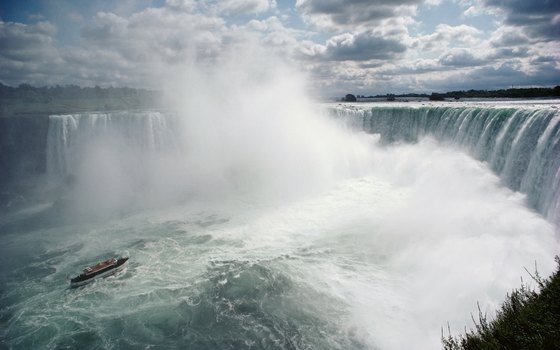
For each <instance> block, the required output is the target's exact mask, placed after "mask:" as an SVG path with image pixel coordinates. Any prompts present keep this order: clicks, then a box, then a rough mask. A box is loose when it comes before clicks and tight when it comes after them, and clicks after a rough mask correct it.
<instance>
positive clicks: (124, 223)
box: [0, 104, 560, 349]
mask: <svg viewBox="0 0 560 350" xmlns="http://www.w3.org/2000/svg"><path fill="white" fill-rule="evenodd" d="M446 106H447V105H435V106H422V105H413V106H398V105H397V106H381V107H376V106H369V105H354V106H349V105H329V106H327V108H325V106H322V107H321V110H326V111H324V113H323V114H321V113H316V109H315V108H311V109H307V108H303V109H302V110H298V111H293V112H294V113H296V114H297V113H308V114H305V115H309V118H295V119H294V117H293V116H291V117H290V116H286V117H285V118H286V119H287V120H286V119H283V120H282V122H281V123H280V122H277V121H278V117H279V116H278V115H276V114H274V112H271V113H272V115H271V117H270V118H269V119H267V121H268V123H263V122H261V119H259V118H257V117H258V116H255V118H253V115H251V114H244V116H245V119H244V120H242V121H239V120H238V119H236V120H235V122H234V121H231V120H229V119H228V118H227V116H225V117H224V116H222V115H220V116H217V115H213V116H211V117H215V118H217V119H215V120H213V119H210V120H206V122H207V124H204V125H202V127H203V128H204V130H206V131H207V130H212V133H208V132H206V133H204V135H205V138H204V139H202V138H200V134H196V133H193V132H192V128H193V126H195V124H192V123H190V122H189V121H188V120H187V121H185V120H182V119H181V118H180V116H178V115H177V114H176V113H174V112H169V111H126V112H114V113H82V114H74V115H53V116H51V117H50V118H49V129H48V133H47V136H46V137H47V140H46V141H47V142H46V145H47V150H46V159H47V166H46V170H47V174H46V179H45V183H47V184H49V186H53V187H52V188H55V189H56V190H53V191H54V193H55V195H54V196H51V197H47V198H49V200H48V201H47V202H43V203H38V204H34V205H32V206H29V207H26V208H23V209H21V210H18V211H16V212H10V213H6V214H4V215H3V217H2V218H0V219H1V221H0V228H1V230H2V232H1V235H0V240H1V242H0V243H1V244H0V263H1V266H2V269H1V271H0V281H1V284H0V285H1V290H0V306H1V311H0V324H1V327H0V339H1V344H2V346H3V347H4V346H5V347H7V348H14V349H28V348H47V349H48V348H50V349H57V348H64V347H70V348H76V347H83V348H107V349H117V348H147V347H157V346H161V347H163V348H190V349H225V348H235V349H371V348H379V349H402V348H415V349H433V348H438V347H439V346H440V336H441V329H442V327H443V328H447V324H449V326H450V328H451V330H452V331H453V332H461V331H463V329H464V327H472V323H471V316H470V315H471V313H475V312H476V310H477V302H478V303H479V304H480V307H481V309H482V310H483V311H484V312H487V313H488V314H489V315H492V314H493V312H494V311H495V310H496V309H497V308H498V307H499V305H500V303H501V301H502V300H503V299H504V296H505V294H506V293H508V292H509V291H510V290H511V289H512V288H515V287H518V285H519V279H520V277H522V276H523V278H524V280H525V281H526V282H527V280H528V276H527V275H526V274H525V272H524V270H523V268H524V267H526V268H528V269H529V270H531V269H532V268H533V267H534V264H535V262H536V263H537V265H538V270H539V272H540V273H541V275H543V276H546V275H548V274H549V273H551V272H552V269H553V268H554V260H553V258H554V255H555V254H558V251H559V247H560V246H559V238H558V233H557V230H558V226H557V221H556V220H557V218H558V216H556V215H555V213H557V210H558V200H559V199H558V183H559V176H560V175H559V174H558V171H559V170H558V169H559V162H558V160H559V159H560V157H558V154H559V150H558V147H560V146H559V145H560V143H559V141H558V138H559V137H560V131H559V128H560V124H559V116H558V110H557V107H555V106H556V105H554V104H548V105H544V106H532V105H520V106H519V105H504V106H486V105H481V104H478V105H463V106H453V107H448V106H447V107H446ZM257 110H258V108H257ZM257 112H258V113H257V114H260V113H262V112H263V111H261V110H258V111H257ZM197 125H198V124H197ZM298 125H299V126H300V128H297V126H298ZM232 130H234V132H232ZM257 130H258V132H257ZM197 135H198V136H197ZM209 141H211V142H209ZM207 143H210V146H207ZM70 175H71V178H74V179H73V180H69V176H70ZM53 202H54V204H53ZM555 210H556V212H555ZM118 254H120V255H127V256H130V257H131V258H130V262H129V266H128V268H127V269H126V270H125V271H123V272H122V273H120V274H118V275H116V276H113V277H109V278H106V279H102V280H98V281H96V282H94V283H93V284H91V285H87V286H85V287H82V288H78V289H69V288H68V287H69V282H68V280H67V277H68V276H73V275H75V274H77V273H78V272H79V270H80V269H81V268H83V267H84V266H87V265H89V264H91V263H93V262H96V261H99V260H102V259H105V258H106V257H108V256H111V255H118ZM529 283H530V281H529Z"/></svg>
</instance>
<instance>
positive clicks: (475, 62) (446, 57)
mask: <svg viewBox="0 0 560 350" xmlns="http://www.w3.org/2000/svg"><path fill="white" fill-rule="evenodd" d="M438 63H439V64H440V65H441V66H444V67H478V66H481V65H483V64H485V63H487V61H486V60H484V59H483V58H481V57H476V56H475V55H473V54H472V53H471V52H470V51H469V50H467V49H452V50H450V51H448V52H446V53H445V54H443V55H442V56H441V57H440V58H439V60H438Z"/></svg>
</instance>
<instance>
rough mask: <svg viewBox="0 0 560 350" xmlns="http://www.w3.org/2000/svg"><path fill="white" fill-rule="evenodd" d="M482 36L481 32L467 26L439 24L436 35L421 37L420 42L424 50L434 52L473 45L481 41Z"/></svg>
mask: <svg viewBox="0 0 560 350" xmlns="http://www.w3.org/2000/svg"><path fill="white" fill-rule="evenodd" d="M481 34H482V31H481V30H479V29H477V28H475V27H472V26H468V25H465V24H461V25H458V26H450V25H448V24H438V25H437V27H436V31H435V32H434V33H432V34H428V35H424V36H421V37H420V38H419V40H420V42H421V44H422V46H423V49H424V50H426V51H432V50H436V49H442V48H446V47H449V46H452V45H453V46H455V45H473V44H475V43H477V42H478V41H479V40H480V39H479V37H480V36H481Z"/></svg>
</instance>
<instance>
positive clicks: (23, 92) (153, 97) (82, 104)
mask: <svg viewBox="0 0 560 350" xmlns="http://www.w3.org/2000/svg"><path fill="white" fill-rule="evenodd" d="M159 99H160V94H159V93H158V92H155V91H149V90H144V89H131V88H126V87H124V88H113V87H110V88H100V87H99V86H96V87H85V88H82V87H79V86H76V85H65V86H58V85H57V86H53V87H33V86H31V85H28V84H21V85H19V86H18V87H10V86H6V85H4V84H1V83H0V117H9V116H15V115H29V114H50V113H72V112H81V111H108V110H119V109H140V108H156V107H159V106H160V104H159Z"/></svg>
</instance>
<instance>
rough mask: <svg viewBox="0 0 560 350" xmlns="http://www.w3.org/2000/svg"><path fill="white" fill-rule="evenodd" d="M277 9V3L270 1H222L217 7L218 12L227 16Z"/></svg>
mask: <svg viewBox="0 0 560 350" xmlns="http://www.w3.org/2000/svg"><path fill="white" fill-rule="evenodd" d="M275 7H276V2H275V1H269V0H221V1H218V2H217V5H216V8H217V10H218V12H220V13H223V14H226V15H240V14H252V13H253V14H254V13H261V12H266V11H268V10H270V9H273V8H275Z"/></svg>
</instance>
